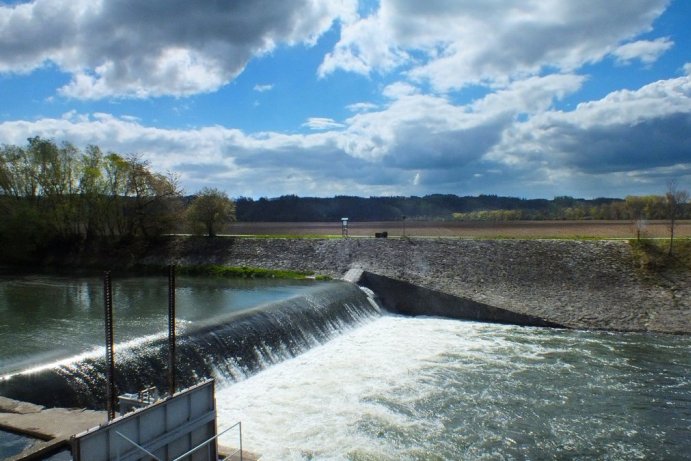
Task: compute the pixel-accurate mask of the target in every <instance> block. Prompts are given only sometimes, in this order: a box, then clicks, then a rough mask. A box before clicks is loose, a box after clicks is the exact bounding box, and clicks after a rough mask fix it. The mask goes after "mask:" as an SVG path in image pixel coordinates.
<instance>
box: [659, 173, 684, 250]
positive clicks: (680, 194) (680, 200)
mask: <svg viewBox="0 0 691 461" xmlns="http://www.w3.org/2000/svg"><path fill="white" fill-rule="evenodd" d="M688 200H689V191H687V190H685V189H679V186H678V184H677V181H676V180H674V179H672V180H670V181H668V182H667V193H666V194H665V204H666V205H667V219H669V253H668V254H669V255H670V256H671V255H672V247H673V245H674V227H675V225H676V220H677V219H678V218H679V217H680V215H681V214H682V212H683V210H684V206H685V205H686V202H688Z"/></svg>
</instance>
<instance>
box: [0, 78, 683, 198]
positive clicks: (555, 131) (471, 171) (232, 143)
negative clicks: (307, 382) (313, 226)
mask: <svg viewBox="0 0 691 461" xmlns="http://www.w3.org/2000/svg"><path fill="white" fill-rule="evenodd" d="M582 82H583V77H581V76H578V75H573V74H559V75H547V76H544V77H529V78H526V79H524V80H519V81H515V82H512V83H511V84H510V85H508V86H507V87H506V88H503V89H502V90H500V91H498V92H496V93H490V94H487V95H486V96H484V97H483V98H481V99H479V100H477V101H473V102H470V103H467V104H454V102H453V101H452V100H451V99H450V98H448V97H444V96H439V95H430V94H422V93H419V92H401V93H398V97H397V98H396V99H390V100H389V101H388V103H387V105H386V106H382V107H379V108H378V109H374V108H372V110H369V111H367V112H358V113H354V114H353V115H352V116H351V117H350V118H348V119H347V120H345V121H343V122H342V124H338V123H337V122H335V121H333V120H332V119H312V120H311V122H310V123H312V124H313V125H314V126H315V127H317V126H319V125H320V124H321V126H322V127H324V128H325V129H322V130H320V131H318V132H311V133H307V134H283V133H276V132H264V133H254V134H252V133H245V132H243V131H241V130H237V129H230V128H224V127H221V126H210V127H204V128H198V129H162V128H155V127H151V126H146V125H144V124H143V123H142V122H141V121H139V120H137V119H135V118H131V117H115V116H113V115H109V114H104V113H96V114H81V113H78V112H74V111H71V112H68V113H66V114H64V115H63V116H62V117H59V118H46V119H39V120H35V121H12V122H3V123H0V139H3V141H4V142H7V143H11V144H20V145H21V144H24V143H25V142H26V138H27V137H29V136H35V135H37V134H40V135H42V136H46V137H50V138H54V139H56V140H58V141H59V140H70V141H72V142H74V143H75V144H77V145H80V146H85V145H87V144H90V143H93V144H98V145H100V146H101V147H102V148H104V149H105V150H115V151H117V152H121V153H124V154H127V153H135V152H137V153H140V154H142V155H143V156H144V158H145V159H147V160H149V161H151V163H152V166H153V167H154V168H155V169H157V170H158V171H166V170H170V171H175V172H178V173H180V174H181V179H182V183H183V185H184V186H185V188H186V189H187V190H188V191H194V190H197V189H199V188H200V187H203V186H205V185H212V186H215V187H221V188H224V189H226V190H228V192H229V193H230V194H231V195H235V196H238V195H246V196H255V197H257V196H265V195H269V196H271V195H281V194H285V193H298V194H301V195H308V194H314V195H322V196H323V195H334V194H361V195H373V194H374V195H378V194H397V195H400V194H403V195H405V194H409V193H411V189H410V188H411V187H412V188H414V191H416V192H419V193H436V192H451V193H453V192H455V193H480V192H488V191H492V192H495V193H508V194H514V195H521V196H526V195H527V196H533V197H534V196H540V195H542V196H545V195H546V196H549V195H559V194H560V193H561V194H563V193H572V194H574V193H575V194H577V193H578V191H584V192H586V193H588V194H592V193H598V192H591V191H607V192H606V193H608V194H616V193H617V191H618V190H622V191H624V192H623V193H624V194H625V193H630V192H626V191H627V190H629V191H630V190H631V189H630V188H631V184H642V185H645V184H653V186H655V187H658V188H659V187H660V184H662V185H664V179H663V178H665V177H668V176H669V175H673V176H680V175H687V177H688V175H690V174H691V160H690V159H691V139H690V138H689V136H688V135H687V133H689V132H691V77H689V76H684V77H679V78H676V79H670V80H661V81H658V82H655V83H652V84H649V85H646V86H643V87H641V88H639V89H637V90H622V91H615V92H612V93H610V94H609V95H607V96H606V97H604V98H601V99H599V100H595V101H590V102H587V103H582V104H580V105H579V106H577V107H576V108H575V109H574V110H571V111H562V110H558V109H556V108H555V104H554V101H556V100H558V99H559V98H562V97H565V96H566V95H568V94H570V93H572V92H576V91H578V89H579V88H580V85H581V84H582ZM525 113H527V116H526V117H517V114H525ZM332 124H336V125H338V126H337V127H334V128H330V127H329V125H332ZM603 184H606V186H603ZM617 185H621V189H617V187H619V186H617ZM653 186H649V187H653ZM627 187H628V188H629V189H627ZM638 190H643V189H640V188H639V189H638ZM656 191H657V189H652V192H656Z"/></svg>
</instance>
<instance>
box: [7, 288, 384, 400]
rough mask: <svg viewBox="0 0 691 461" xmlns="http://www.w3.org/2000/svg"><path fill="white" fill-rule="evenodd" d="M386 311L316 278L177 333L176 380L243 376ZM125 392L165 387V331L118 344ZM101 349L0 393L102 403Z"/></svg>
mask: <svg viewBox="0 0 691 461" xmlns="http://www.w3.org/2000/svg"><path fill="white" fill-rule="evenodd" d="M380 315H381V312H380V310H379V308H378V306H377V305H376V303H374V302H373V301H372V299H371V298H369V297H368V296H367V295H366V294H365V293H364V292H363V291H361V290H360V289H359V288H358V287H357V286H355V285H352V284H350V283H345V282H344V283H331V284H328V285H323V286H315V287H314V288H311V289H309V290H308V291H307V292H306V293H305V294H302V295H298V296H294V297H292V298H289V299H286V300H284V301H280V302H275V303H271V304H267V305H264V306H261V307H257V308H254V309H250V310H246V311H243V312H240V313H235V314H231V315H223V316H218V317H214V318H211V319H208V320H205V321H196V322H194V323H193V324H189V325H187V327H186V329H184V330H183V331H182V332H181V334H180V335H179V336H178V343H177V358H178V364H177V379H178V386H179V387H185V386H189V385H192V384H194V383H195V382H197V381H199V380H200V379H201V378H204V377H210V376H214V377H217V378H222V379H223V380H224V381H226V380H232V381H238V380H242V379H244V378H246V377H247V376H249V375H251V374H252V373H254V372H256V371H257V370H260V369H262V368H265V367H268V366H270V365H272V364H275V363H278V362H280V361H283V360H285V359H287V358H290V357H294V356H295V355H297V354H299V353H301V352H304V351H306V350H307V349H309V348H311V347H313V346H315V345H318V344H321V343H324V342H325V341H328V340H329V339H331V338H332V337H334V336H336V335H338V334H339V333H340V332H342V331H344V330H346V329H348V328H350V327H351V326H355V325H359V324H362V323H363V322H366V321H368V320H370V319H372V318H375V317H378V316H380ZM115 350H116V358H115V363H116V377H115V379H116V386H117V390H118V392H120V393H123V392H135V391H137V390H140V389H142V388H145V387H148V386H151V385H154V386H156V387H157V388H158V389H160V390H164V389H165V388H166V376H167V374H166V373H167V339H166V338H165V336H164V335H163V334H161V335H157V336H152V337H148V338H141V339H138V340H134V341H130V342H129V343H127V344H124V345H116V349H115ZM104 362H105V361H104V359H103V353H102V351H98V350H96V351H93V352H92V353H89V354H84V355H82V356H81V357H79V358H74V359H72V360H67V361H63V362H62V363H60V364H57V365H55V366H49V367H43V368H41V369H36V370H32V371H27V372H21V373H16V374H12V375H7V376H4V377H2V378H0V395H4V396H7V397H10V398H15V399H18V400H24V401H29V402H34V403H38V404H42V405H48V406H66V407H73V406H80V407H87V408H102V407H103V405H104V402H105V389H106V383H105V363H104Z"/></svg>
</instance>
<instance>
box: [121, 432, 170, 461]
mask: <svg viewBox="0 0 691 461" xmlns="http://www.w3.org/2000/svg"><path fill="white" fill-rule="evenodd" d="M115 433H116V434H117V435H119V436H120V437H122V438H123V439H125V440H127V441H128V442H129V443H131V444H132V445H134V446H135V448H138V449H140V450H141V451H143V452H144V453H146V454H147V455H149V456H151V457H152V458H153V459H155V460H156V461H163V460H162V459H161V458H159V457H157V456H156V455H154V454H153V453H151V452H150V451H149V450H147V449H146V448H144V447H142V446H141V445H139V444H138V443H137V442H135V441H134V440H131V439H129V438H127V437H126V436H124V435H123V434H121V433H120V432H118V431H115ZM118 459H120V455H119V454H118Z"/></svg>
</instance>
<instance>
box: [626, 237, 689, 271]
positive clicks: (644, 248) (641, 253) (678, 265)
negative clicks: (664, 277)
mask: <svg viewBox="0 0 691 461" xmlns="http://www.w3.org/2000/svg"><path fill="white" fill-rule="evenodd" d="M629 243H630V245H631V248H632V249H633V254H634V256H635V258H636V259H637V261H638V264H639V267H640V268H641V269H643V270H646V271H650V272H662V271H665V270H670V269H672V270H689V269H691V239H675V240H674V245H673V247H672V254H671V255H670V254H669V240H668V239H641V240H640V241H638V240H635V239H632V240H630V241H629Z"/></svg>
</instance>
